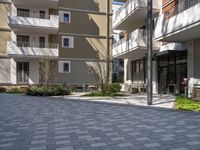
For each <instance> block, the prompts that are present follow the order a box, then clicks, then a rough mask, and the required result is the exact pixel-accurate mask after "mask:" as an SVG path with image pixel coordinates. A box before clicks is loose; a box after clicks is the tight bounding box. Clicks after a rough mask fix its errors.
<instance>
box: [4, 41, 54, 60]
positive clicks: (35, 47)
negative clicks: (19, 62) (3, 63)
mask: <svg viewBox="0 0 200 150" xmlns="http://www.w3.org/2000/svg"><path fill="white" fill-rule="evenodd" d="M7 54H8V55H10V56H13V57H27V56H28V57H33V58H35V57H50V58H57V57H58V44H55V43H33V42H18V43H16V42H14V41H8V42H7Z"/></svg>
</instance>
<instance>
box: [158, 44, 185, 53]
mask: <svg viewBox="0 0 200 150" xmlns="http://www.w3.org/2000/svg"><path fill="white" fill-rule="evenodd" d="M186 49H187V45H186V44H183V43H163V44H162V46H161V47H160V52H163V51H168V50H176V51H181V50H186Z"/></svg>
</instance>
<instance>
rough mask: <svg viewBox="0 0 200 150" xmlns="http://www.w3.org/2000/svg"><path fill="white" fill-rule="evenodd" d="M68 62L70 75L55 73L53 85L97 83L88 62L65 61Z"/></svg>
mask: <svg viewBox="0 0 200 150" xmlns="http://www.w3.org/2000/svg"><path fill="white" fill-rule="evenodd" d="M67 61H70V64H71V65H70V68H71V69H70V70H71V72H70V73H57V75H56V77H55V83H57V84H63V83H68V84H92V83H97V80H96V79H95V77H94V75H93V74H92V73H91V71H90V67H89V66H88V64H87V63H88V62H89V61H84V60H67Z"/></svg>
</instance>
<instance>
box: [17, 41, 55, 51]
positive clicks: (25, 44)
mask: <svg viewBox="0 0 200 150" xmlns="http://www.w3.org/2000/svg"><path fill="white" fill-rule="evenodd" d="M17 46H18V47H35V48H52V49H57V48H58V44H57V43H43V42H26V41H18V42H17Z"/></svg>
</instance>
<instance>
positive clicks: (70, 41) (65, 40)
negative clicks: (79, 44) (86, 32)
mask: <svg viewBox="0 0 200 150" xmlns="http://www.w3.org/2000/svg"><path fill="white" fill-rule="evenodd" d="M62 47H63V48H74V37H72V36H63V37H62Z"/></svg>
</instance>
